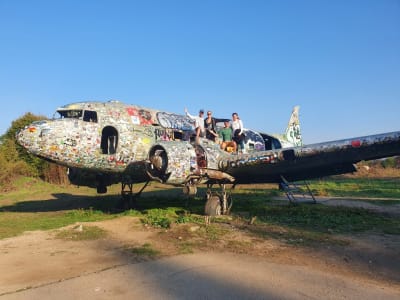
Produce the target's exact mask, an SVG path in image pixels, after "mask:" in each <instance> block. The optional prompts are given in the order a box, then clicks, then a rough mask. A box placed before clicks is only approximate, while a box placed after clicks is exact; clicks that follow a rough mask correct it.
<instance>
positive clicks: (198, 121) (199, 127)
mask: <svg viewBox="0 0 400 300" xmlns="http://www.w3.org/2000/svg"><path fill="white" fill-rule="evenodd" d="M185 113H186V115H187V116H188V117H189V118H190V119H192V120H193V121H194V128H195V131H196V143H197V144H198V143H199V137H204V119H203V116H204V110H203V109H200V111H199V115H198V116H197V117H196V116H192V115H191V114H189V112H188V110H187V109H186V108H185Z"/></svg>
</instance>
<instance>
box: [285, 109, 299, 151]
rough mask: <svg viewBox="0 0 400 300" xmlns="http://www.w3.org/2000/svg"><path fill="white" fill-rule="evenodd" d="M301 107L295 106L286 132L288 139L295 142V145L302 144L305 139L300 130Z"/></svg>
mask: <svg viewBox="0 0 400 300" xmlns="http://www.w3.org/2000/svg"><path fill="white" fill-rule="evenodd" d="M299 109H300V106H295V107H294V108H293V111H292V114H291V116H290V119H289V123H288V126H287V128H286V132H285V138H286V140H287V141H288V142H289V143H291V144H293V146H296V147H297V146H302V145H303V140H302V137H301V131H300V121H299Z"/></svg>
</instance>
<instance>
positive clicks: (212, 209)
mask: <svg viewBox="0 0 400 300" xmlns="http://www.w3.org/2000/svg"><path fill="white" fill-rule="evenodd" d="M204 213H205V215H206V216H220V215H221V214H222V207H221V200H220V198H219V196H217V195H212V196H210V198H208V200H207V202H206V206H205V207H204Z"/></svg>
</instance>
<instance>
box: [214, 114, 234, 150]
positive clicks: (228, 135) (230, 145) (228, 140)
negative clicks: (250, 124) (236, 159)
mask: <svg viewBox="0 0 400 300" xmlns="http://www.w3.org/2000/svg"><path fill="white" fill-rule="evenodd" d="M218 134H219V137H220V138H221V141H222V142H221V146H220V147H221V149H222V150H225V151H228V152H236V143H235V142H234V141H233V140H232V128H231V126H230V123H229V121H225V122H224V128H222V129H221V130H220V131H219V132H218Z"/></svg>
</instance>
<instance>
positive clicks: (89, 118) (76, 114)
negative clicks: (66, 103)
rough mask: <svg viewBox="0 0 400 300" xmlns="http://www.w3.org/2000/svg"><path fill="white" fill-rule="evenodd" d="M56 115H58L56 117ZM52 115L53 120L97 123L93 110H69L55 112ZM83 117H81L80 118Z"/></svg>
mask: <svg viewBox="0 0 400 300" xmlns="http://www.w3.org/2000/svg"><path fill="white" fill-rule="evenodd" d="M57 113H58V115H57ZM57 113H56V114H55V115H54V118H55V119H67V118H68V119H81V120H82V119H83V121H85V122H94V123H97V112H95V111H93V110H85V111H83V110H81V109H71V110H57ZM82 116H83V117H82Z"/></svg>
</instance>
